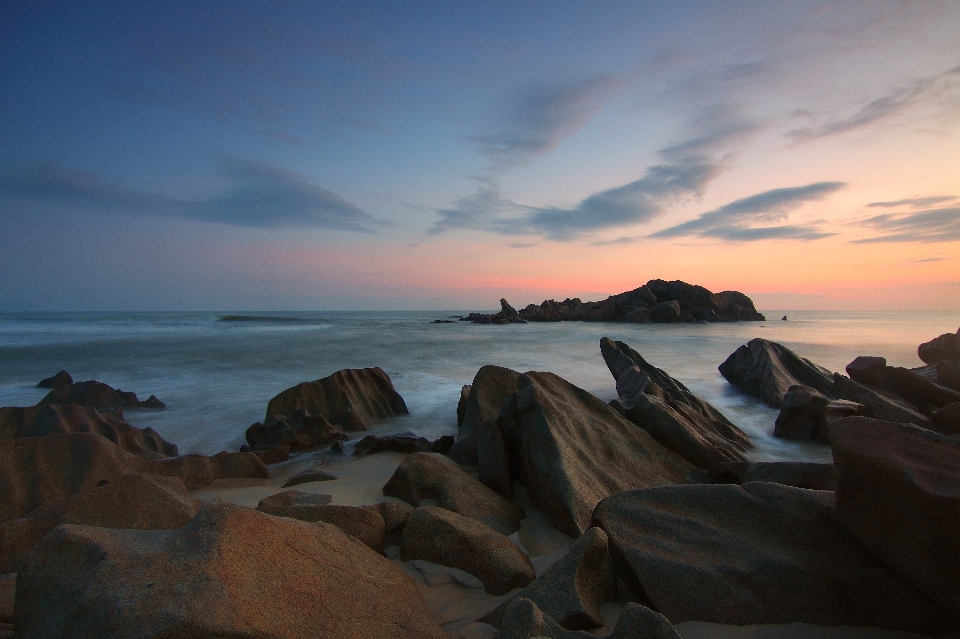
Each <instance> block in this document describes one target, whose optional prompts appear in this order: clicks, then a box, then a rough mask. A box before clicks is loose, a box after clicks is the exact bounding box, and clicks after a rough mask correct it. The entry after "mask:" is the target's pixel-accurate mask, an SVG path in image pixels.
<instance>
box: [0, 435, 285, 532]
mask: <svg viewBox="0 0 960 639" xmlns="http://www.w3.org/2000/svg"><path fill="white" fill-rule="evenodd" d="M127 473H145V474H149V475H168V476H175V477H179V478H180V479H181V480H182V481H183V483H184V484H185V485H186V486H187V488H188V489H190V490H193V489H195V488H199V487H201V486H205V485H207V484H210V483H211V482H212V481H214V480H215V479H226V478H245V477H249V478H263V479H265V478H269V477H270V471H269V470H267V467H266V466H265V465H264V464H263V462H262V461H260V459H259V458H258V457H257V456H256V455H254V454H253V453H220V454H219V455H213V456H212V457H206V456H203V455H185V456H183V457H173V458H170V459H162V460H158V461H152V460H148V459H143V458H141V457H136V456H134V455H131V454H130V453H128V452H126V451H124V450H123V449H122V448H120V447H119V446H117V445H116V444H114V443H113V442H111V441H110V440H109V439H107V438H106V437H103V436H102V435H98V434H96V433H66V434H60V435H47V436H46V437H19V438H17V439H8V440H5V441H0V495H3V496H4V498H3V499H2V500H0V521H6V520H8V519H14V518H18V517H22V516H23V515H25V514H27V513H29V512H30V511H32V510H36V509H37V508H41V507H43V506H47V505H49V504H53V503H56V502H58V501H61V500H63V499H66V498H67V497H69V496H70V495H72V494H74V493H76V492H79V491H81V490H83V489H86V488H93V487H94V486H96V485H97V483H99V482H101V481H104V480H106V481H111V480H114V479H117V478H118V477H121V476H122V475H126V474H127Z"/></svg>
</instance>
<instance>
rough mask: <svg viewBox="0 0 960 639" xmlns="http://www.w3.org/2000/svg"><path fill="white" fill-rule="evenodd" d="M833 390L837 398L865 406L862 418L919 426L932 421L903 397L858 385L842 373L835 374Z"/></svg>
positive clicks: (880, 389)
mask: <svg viewBox="0 0 960 639" xmlns="http://www.w3.org/2000/svg"><path fill="white" fill-rule="evenodd" d="M833 388H834V395H835V396H836V397H838V398H840V399H845V400H847V401H851V402H856V403H857V404H860V405H861V406H863V409H862V410H861V411H860V415H862V416H866V417H872V418H874V419H883V420H886V421H895V422H904V423H909V424H917V425H919V426H927V425H929V424H930V420H929V419H928V418H927V417H926V416H924V415H922V414H921V413H920V412H919V411H918V410H917V409H916V407H915V406H913V405H911V404H910V403H909V402H907V401H906V400H905V399H903V398H902V397H898V396H897V395H894V394H893V393H890V392H888V391H885V390H883V389H882V388H878V387H875V386H874V387H867V386H864V385H862V384H858V383H857V382H855V381H853V380H852V379H850V378H849V377H846V376H844V375H841V374H840V373H834V375H833Z"/></svg>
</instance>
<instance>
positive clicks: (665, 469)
mask: <svg viewBox="0 0 960 639" xmlns="http://www.w3.org/2000/svg"><path fill="white" fill-rule="evenodd" d="M517 387H518V389H519V390H518V391H517V393H516V394H514V396H513V397H511V398H510V401H509V403H508V404H506V405H505V406H504V409H503V411H502V412H501V413H500V417H499V425H500V428H501V430H502V431H503V435H504V439H505V441H506V443H507V448H508V450H509V451H510V459H511V468H512V470H513V472H514V473H515V475H516V476H517V477H518V479H519V480H520V483H521V484H523V485H524V486H526V487H527V488H528V489H529V491H530V499H531V501H532V502H533V503H534V504H535V505H536V506H537V507H538V508H539V509H540V510H542V511H543V512H544V513H546V515H547V517H548V518H549V519H550V522H551V523H552V524H553V525H554V526H555V527H556V528H557V530H559V531H560V532H562V533H564V534H566V535H569V536H571V537H574V538H576V537H579V536H580V535H581V534H583V532H584V531H586V530H587V528H589V527H590V514H591V513H592V512H593V507H594V506H595V505H596V503H597V502H599V501H600V500H601V499H603V498H604V497H606V496H607V495H610V494H612V493H616V492H620V491H623V490H629V489H631V488H641V487H647V486H660V485H665V484H679V483H689V482H694V481H699V480H700V479H701V474H700V471H697V470H696V469H695V468H694V467H693V465H692V464H690V462H688V461H687V460H685V459H683V458H682V457H680V456H679V455H677V454H676V453H674V452H672V451H670V450H669V449H667V448H665V447H664V446H663V445H661V444H660V443H658V442H657V441H656V440H655V439H653V437H651V436H650V434H649V433H647V431H645V430H643V429H642V428H638V427H636V426H634V425H633V424H631V423H630V422H628V421H627V420H626V419H624V418H623V417H621V416H620V414H618V413H617V412H616V411H615V410H613V409H612V408H611V407H610V406H607V405H606V404H605V403H603V402H602V401H600V400H599V399H597V398H596V397H594V396H593V395H591V394H590V393H588V392H586V391H585V390H583V389H581V388H577V387H576V386H574V385H573V384H571V383H570V382H567V381H566V380H564V379H562V378H560V377H558V376H556V375H554V374H552V373H536V372H530V373H526V374H524V375H522V376H521V377H520V379H519V380H518V382H517Z"/></svg>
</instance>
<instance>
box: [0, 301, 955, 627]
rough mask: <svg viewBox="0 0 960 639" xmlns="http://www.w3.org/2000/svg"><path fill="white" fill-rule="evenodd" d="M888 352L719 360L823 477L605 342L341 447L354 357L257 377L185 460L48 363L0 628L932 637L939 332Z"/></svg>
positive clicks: (9, 518)
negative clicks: (229, 428)
mask: <svg viewBox="0 0 960 639" xmlns="http://www.w3.org/2000/svg"><path fill="white" fill-rule="evenodd" d="M665 284H675V283H665ZM680 284H682V283H680ZM647 286H648V287H649V284H648V285H647ZM684 286H689V285H684ZM641 288H644V287H641ZM691 288H699V287H691ZM637 290H638V291H639V290H640V289H637ZM649 290H651V291H656V290H658V289H657V288H656V287H651V288H649ZM684 290H686V289H684ZM703 290H704V291H705V290H706V289H703ZM635 292H636V291H634V292H631V294H632V293H635ZM707 293H709V291H707ZM709 295H710V296H712V297H711V298H710V299H712V300H713V301H714V303H715V304H718V302H717V301H716V300H717V299H721V300H722V299H728V298H729V299H730V300H734V301H731V302H730V303H732V304H736V305H737V306H738V307H739V308H741V309H744V308H748V307H749V308H750V309H752V303H750V304H749V306H745V305H744V304H741V303H740V302H739V301H736V300H737V299H739V298H735V297H734V296H733V294H729V292H728V293H720V294H712V293H709ZM736 295H740V294H736ZM717 296H721V297H720V298H717ZM723 296H727V297H726V298H724V297H723ZM614 297H617V296H614ZM744 297H745V296H744ZM611 299H612V298H611ZM630 299H634V298H630ZM660 299H662V298H660V297H659V294H658V297H657V300H660ZM685 299H694V298H685ZM703 299H705V298H703ZM670 301H674V302H677V306H679V307H680V308H679V310H678V317H679V318H681V319H682V317H683V316H682V313H683V312H684V308H685V307H683V306H681V305H680V303H679V301H678V300H670ZM747 301H749V300H747ZM661 303H663V302H661V301H656V304H661ZM690 303H691V304H692V303H693V302H690ZM698 303H699V302H698ZM544 304H546V302H545V303H544ZM604 304H606V302H603V303H601V306H603V305H604ZM560 306H564V304H560ZM566 306H567V307H568V308H569V306H570V305H569V304H567V305H566ZM671 306H673V305H671ZM546 307H547V308H552V307H551V306H550V305H549V304H548V305H547V306H546ZM535 308H539V309H541V310H542V309H543V308H544V306H543V305H541V306H540V307H535ZM575 308H579V306H575ZM608 308H609V305H608ZM614 308H617V307H616V304H615V303H614ZM646 308H647V309H648V310H651V311H652V308H651V307H649V306H648V307H646ZM697 308H709V307H706V306H689V305H688V306H687V307H686V309H687V310H686V312H687V313H688V314H690V317H692V316H693V315H692V311H691V310H690V309H697ZM728 308H729V306H728ZM528 309H530V307H528V308H527V309H524V310H525V311H527V310H528ZM624 309H625V307H620V310H618V311H616V312H617V313H619V312H620V311H621V310H624ZM598 310H599V309H596V308H594V309H590V310H589V311H585V313H584V314H583V315H582V316H581V317H580V319H581V320H583V321H591V320H590V319H586V317H587V315H588V314H589V313H592V312H594V311H598ZM634 311H636V308H634V309H631V310H628V311H627V312H626V313H624V315H623V316H621V318H620V319H621V320H622V319H623V317H624V316H626V315H628V314H629V313H632V312H634ZM714 312H716V311H715V309H714ZM753 312H755V311H753ZM530 313H534V311H530V312H529V313H528V315H529V314H530ZM517 315H518V316H519V315H520V313H518V314H517ZM558 315H559V311H558ZM598 316H599V315H593V316H591V317H598ZM724 317H726V318H727V319H729V316H728V315H720V314H717V318H718V319H716V320H713V321H720V320H722V319H724ZM761 317H762V316H761ZM698 319H701V318H698ZM739 319H744V318H742V317H741V318H739ZM541 321H548V320H541ZM553 321H556V320H553ZM597 321H615V320H597ZM702 321H710V319H708V318H702ZM918 352H919V355H920V357H921V359H922V360H923V361H924V362H925V363H926V366H924V367H919V368H915V369H906V368H899V367H891V366H887V365H886V361H885V360H884V359H883V358H882V357H877V356H864V357H858V358H857V359H856V360H854V361H853V362H851V363H850V364H849V365H848V366H847V367H846V373H847V374H846V375H843V374H841V373H834V372H831V371H829V370H827V369H825V368H823V367H821V366H818V365H817V364H815V363H814V362H811V361H809V360H807V359H805V358H803V357H802V356H800V355H798V354H796V353H794V352H793V351H790V350H789V349H787V348H785V347H783V346H782V345H780V344H777V343H775V342H770V341H767V340H762V339H755V340H751V341H750V342H749V343H748V344H746V345H744V346H741V347H740V348H739V349H737V351H736V352H734V353H733V354H731V355H730V357H729V358H728V359H727V360H726V361H725V362H723V363H722V364H721V365H720V367H719V368H720V372H721V374H722V375H723V376H724V377H725V378H726V379H727V380H728V381H729V382H730V383H731V384H732V385H733V386H735V387H736V388H737V389H739V390H740V391H741V392H744V393H747V394H750V395H753V396H756V397H759V398H761V399H762V400H763V401H765V402H766V403H768V404H770V405H771V406H774V407H777V408H779V409H780V414H779V416H778V418H777V420H776V423H775V424H771V428H772V429H774V434H775V436H778V437H784V438H792V439H807V440H811V441H814V442H820V444H821V445H823V446H829V447H830V448H831V450H832V453H833V458H834V463H833V464H813V463H804V462H764V463H758V462H753V461H751V460H750V451H751V450H752V447H753V444H752V442H751V441H750V439H749V437H748V436H747V435H746V434H745V433H743V432H742V431H741V430H740V429H738V428H737V427H736V426H735V425H734V424H733V423H732V422H730V420H729V419H727V418H726V417H725V416H724V415H723V414H722V413H721V412H720V411H719V410H717V409H716V407H714V406H712V405H710V404H709V403H707V402H705V401H703V400H701V399H700V398H698V397H697V396H696V395H694V394H693V393H692V392H691V391H690V390H689V389H688V388H686V387H685V386H684V385H683V384H682V383H680V382H679V381H678V380H676V379H674V378H672V377H671V376H670V375H669V374H668V373H667V372H666V371H663V370H661V369H659V368H657V367H656V366H654V365H652V364H651V363H649V362H647V361H646V360H645V359H644V358H643V356H642V355H641V354H640V353H638V352H637V351H636V350H634V349H633V348H631V347H630V346H629V345H628V344H626V343H624V342H618V341H614V340H610V339H607V338H603V339H602V340H601V341H600V355H601V356H602V357H603V359H604V361H605V362H606V364H607V367H608V368H609V370H610V373H611V376H612V381H613V383H614V384H615V385H616V391H617V399H615V400H613V401H612V402H610V403H609V404H608V403H606V402H603V401H601V400H599V399H598V398H596V397H594V396H593V395H591V394H590V393H588V392H586V391H584V390H582V389H580V388H578V387H576V386H575V385H573V384H571V383H569V382H568V381H566V380H564V379H563V378H562V377H560V376H559V375H556V374H554V373H547V372H526V373H520V372H517V371H512V370H510V369H506V368H502V367H498V366H492V365H491V366H484V367H482V368H481V369H480V370H479V371H478V372H477V374H476V376H475V377H474V379H473V380H472V383H471V384H469V385H466V386H464V388H463V391H462V393H461V399H460V402H459V405H458V406H457V407H456V413H457V422H458V428H459V433H458V436H457V437H456V439H455V440H454V438H452V437H444V438H440V439H438V440H436V441H429V440H426V439H424V438H420V437H417V436H416V435H415V434H414V433H398V434H396V435H391V436H386V437H377V436H373V435H368V436H367V437H365V438H363V439H362V440H361V441H360V442H359V443H357V444H356V446H355V447H354V454H353V455H346V454H345V450H344V448H343V442H344V441H346V440H349V439H355V438H356V437H357V434H360V433H363V431H365V430H367V429H368V428H369V427H370V425H371V424H372V423H374V422H378V421H381V420H388V419H390V418H391V417H394V416H397V415H402V414H405V413H406V412H407V407H406V404H405V403H404V401H403V398H402V397H400V395H399V394H398V393H397V392H396V390H395V388H394V387H393V384H392V382H391V381H390V378H389V377H388V376H387V374H386V373H385V372H384V371H383V370H381V369H379V368H366V369H348V370H342V371H338V372H337V373H335V374H333V375H331V376H329V377H326V378H323V379H319V380H316V381H309V382H304V383H302V384H298V385H297V386H294V387H292V388H290V389H287V390H285V391H283V392H281V393H279V394H278V395H277V396H276V397H274V398H273V399H272V400H271V401H270V402H269V404H268V406H267V408H266V411H265V416H264V419H263V421H261V422H257V423H256V424H253V425H251V426H250V427H249V428H248V429H247V431H246V439H247V445H246V446H245V447H244V450H242V451H241V452H234V453H227V452H223V453H220V454H218V455H213V456H209V457H208V456H201V455H184V456H180V455H178V451H177V447H176V446H175V445H174V444H172V443H170V442H166V441H165V440H163V438H162V437H160V436H159V435H158V434H157V433H156V432H154V431H152V430H151V429H139V428H137V427H135V426H133V425H131V424H129V423H127V422H126V421H125V420H124V415H123V410H124V409H144V408H150V407H157V408H159V407H160V406H162V403H160V402H159V400H156V398H152V399H153V400H156V401H155V402H154V401H150V402H147V403H145V402H140V401H139V400H137V399H136V396H135V395H134V394H132V393H123V392H122V391H116V390H115V389H112V388H111V387H109V386H108V385H106V384H103V383H101V382H96V381H90V382H79V383H74V382H73V380H72V378H71V377H70V376H69V374H67V373H66V372H65V371H61V372H60V373H59V374H58V375H56V376H54V377H53V378H50V379H47V380H44V381H43V382H41V384H43V385H44V387H50V388H51V391H50V394H49V395H48V396H47V397H45V398H44V399H43V400H42V401H41V402H40V404H39V405H38V406H34V407H8V408H3V409H0V495H2V496H3V499H2V500H0V504H2V506H0V573H3V575H4V576H3V577H2V578H0V636H7V637H12V636H16V637H23V638H34V637H94V636H96V637H216V636H224V637H226V636H230V637H244V638H246V637H249V638H250V639H253V638H254V637H257V638H259V637H281V638H287V637H290V638H293V637H298V638H299V637H371V638H377V637H385V638H386V637H389V638H390V639H398V638H402V637H438V638H439V637H461V638H463V639H480V638H485V639H493V638H494V637H500V638H501V639H511V638H518V639H526V638H531V637H551V638H556V639H573V638H582V639H587V638H588V637H593V636H606V637H608V638H609V639H640V638H647V637H650V638H668V637H669V638H677V637H692V636H697V637H707V636H717V637H721V636H732V635H730V634H723V633H724V632H729V631H731V630H730V629H732V628H736V627H748V628H754V629H762V631H761V630H758V632H763V633H765V634H763V635H762V636H765V637H777V636H782V637H785V636H788V635H787V634H785V633H788V632H789V633H792V634H789V636H791V637H806V636H810V637H813V636H818V637H819V636H831V637H842V636H851V635H850V634H849V633H850V632H853V631H855V632H857V633H860V634H858V635H857V636H862V637H869V636H875V637H880V636H884V637H892V636H902V637H906V636H912V637H915V638H916V637H920V636H926V637H932V636H938V637H947V636H953V637H955V636H958V635H957V634H956V633H957V632H958V631H960V597H958V593H960V551H958V549H957V548H958V547H957V544H956V540H957V538H958V536H960V383H958V382H960V380H958V379H957V377H958V376H957V371H958V370H960V331H958V333H957V334H945V335H942V336H940V337H938V338H936V339H934V340H931V341H930V342H927V343H925V344H923V345H921V346H920V347H919V349H918ZM58 400H59V401H60V402H63V403H58ZM66 402H69V403H66ZM145 404H146V405H145ZM453 408H454V407H452V406H451V413H452V411H453ZM319 451H323V454H324V457H323V459H321V458H319V457H316V456H315V452H319ZM294 487H295V488H294ZM798 623H799V624H812V626H799V627H798V626H785V625H784V624H798ZM805 628H810V634H803V633H804V632H806V630H805ZM857 628H859V629H860V630H856V629H857ZM870 628H875V629H882V630H883V631H884V632H887V631H890V632H892V631H897V632H901V633H916V634H912V635H907V634H902V635H895V634H889V633H888V634H874V635H871V634H870V632H871V631H870V630H868V629H870ZM741 629H742V628H741ZM586 631H589V632H590V633H592V634H589V633H588V632H586ZM711 632H713V633H715V634H713V635H711V634H709V633H711ZM877 632H880V630H878V631H877ZM698 633H699V634H698ZM704 633H706V634H704ZM777 633H784V634H779V635H778V634H777ZM831 633H833V634H831ZM844 633H848V634H844ZM864 633H866V634H864ZM737 636H761V635H745V634H744V635H737Z"/></svg>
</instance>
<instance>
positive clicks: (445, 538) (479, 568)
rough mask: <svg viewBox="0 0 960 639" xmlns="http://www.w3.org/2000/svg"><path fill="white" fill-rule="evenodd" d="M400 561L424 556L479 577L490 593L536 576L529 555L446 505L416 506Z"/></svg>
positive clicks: (503, 591) (519, 585) (499, 592)
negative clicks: (445, 506)
mask: <svg viewBox="0 0 960 639" xmlns="http://www.w3.org/2000/svg"><path fill="white" fill-rule="evenodd" d="M400 558H401V559H403V561H410V560H412V559H426V560H427V561H432V562H434V563H438V564H441V565H444V566H450V567H452V568H459V569H460V570H463V571H464V572H467V573H470V574H471V575H473V576H474V577H476V578H477V579H479V580H480V581H481V582H482V583H483V586H484V589H485V590H486V591H487V592H488V593H490V594H491V595H503V594H506V593H508V592H510V591H511V590H513V589H514V588H523V587H524V586H526V585H527V584H529V583H530V582H531V581H533V580H534V578H535V577H536V572H535V571H534V569H533V564H531V563H530V558H529V557H527V555H526V554H524V552H523V551H522V550H520V548H519V547H518V546H517V545H516V544H515V543H513V542H512V541H510V540H509V539H507V537H506V536H504V535H502V534H500V533H499V532H497V531H496V530H494V529H493V528H491V527H490V526H487V525H486V524H483V523H481V522H479V521H477V520H476V519H472V518H470V517H464V516H463V515H458V514H457V513H455V512H453V511H450V510H447V509H446V508H437V507H432V506H429V507H423V508H416V509H414V511H413V512H411V513H410V516H409V517H408V518H407V523H406V524H405V525H404V527H403V536H402V537H401V541H400Z"/></svg>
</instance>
